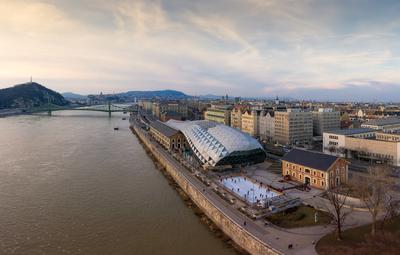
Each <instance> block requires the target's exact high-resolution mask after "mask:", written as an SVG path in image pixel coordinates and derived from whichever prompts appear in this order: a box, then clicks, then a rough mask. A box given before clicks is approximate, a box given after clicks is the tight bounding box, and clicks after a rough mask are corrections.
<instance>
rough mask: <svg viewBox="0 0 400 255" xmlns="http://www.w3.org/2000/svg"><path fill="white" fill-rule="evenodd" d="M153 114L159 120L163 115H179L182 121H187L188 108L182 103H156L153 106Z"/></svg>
mask: <svg viewBox="0 0 400 255" xmlns="http://www.w3.org/2000/svg"><path fill="white" fill-rule="evenodd" d="M152 113H153V115H154V116H155V117H157V118H158V119H161V115H162V114H163V113H168V114H170V115H175V116H177V115H179V116H181V118H180V119H182V120H186V119H187V118H188V106H187V105H186V104H184V103H181V102H175V101H173V102H170V101H167V102H154V103H153V106H152Z"/></svg>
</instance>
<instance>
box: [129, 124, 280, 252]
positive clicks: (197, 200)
mask: <svg viewBox="0 0 400 255" xmlns="http://www.w3.org/2000/svg"><path fill="white" fill-rule="evenodd" d="M131 129H132V130H133V131H134V133H135V134H136V136H137V137H138V139H139V140H141V141H142V142H143V145H144V146H145V147H147V149H148V150H149V151H151V153H152V154H153V156H154V157H155V158H156V159H157V161H158V162H159V163H160V164H161V165H162V167H164V168H165V170H166V171H167V172H168V174H169V175H171V177H172V178H173V179H174V181H175V182H176V183H177V184H178V185H179V187H180V188H181V189H182V190H183V191H184V192H185V193H186V195H187V196H188V197H190V199H191V200H192V201H193V203H194V204H196V206H198V207H199V208H200V209H201V211H202V212H204V214H205V215H207V217H208V218H209V219H211V220H212V221H213V222H214V223H215V224H216V226H218V228H220V229H221V230H222V231H223V232H224V233H225V234H226V235H227V236H229V237H230V238H231V239H232V240H233V241H234V242H235V243H236V244H237V245H239V246H240V247H242V248H243V249H244V250H246V251H247V252H249V253H250V254H255V255H258V254H259V255H261V254H283V252H281V251H278V250H277V249H275V248H272V247H271V246H270V245H268V244H267V243H265V242H264V241H262V240H261V239H262V236H260V237H257V236H256V235H257V234H258V232H256V231H251V232H250V229H251V228H252V225H251V222H250V223H249V224H248V225H249V226H246V225H245V226H243V224H242V223H243V222H244V221H246V218H245V217H244V216H242V215H239V214H237V212H233V211H232V210H234V209H233V208H231V207H230V206H229V205H227V204H226V202H225V201H223V200H221V199H220V198H219V197H217V196H216V195H215V194H213V193H212V191H211V190H209V189H208V187H207V186H206V185H204V184H203V183H201V182H200V181H199V180H197V179H196V178H194V177H193V176H191V175H190V173H189V172H188V171H187V170H186V169H184V167H183V166H182V165H180V163H178V162H177V161H176V160H175V159H173V158H172V156H171V155H169V154H168V153H167V152H166V151H164V150H163V149H161V147H159V146H158V145H157V144H155V143H153V142H152V141H150V138H149V137H148V136H147V134H145V132H144V131H143V130H141V128H140V127H138V126H137V125H135V124H133V125H131Z"/></svg>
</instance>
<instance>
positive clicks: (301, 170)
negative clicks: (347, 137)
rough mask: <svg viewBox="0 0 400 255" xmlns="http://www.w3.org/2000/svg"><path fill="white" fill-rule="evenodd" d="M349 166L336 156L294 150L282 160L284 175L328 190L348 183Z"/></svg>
mask: <svg viewBox="0 0 400 255" xmlns="http://www.w3.org/2000/svg"><path fill="white" fill-rule="evenodd" d="M348 164H349V163H348V161H346V160H344V159H342V158H339V157H336V156H332V155H327V154H323V153H319V152H312V151H306V150H300V149H293V150H291V151H290V152H288V153H287V154H286V155H285V156H284V157H283V158H282V175H283V176H290V179H291V180H294V181H297V182H301V183H308V184H309V185H310V186H311V187H314V188H318V189H325V190H327V189H330V188H334V187H337V186H339V185H341V184H342V183H346V182H347V181H348Z"/></svg>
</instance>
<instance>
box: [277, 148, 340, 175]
mask: <svg viewBox="0 0 400 255" xmlns="http://www.w3.org/2000/svg"><path fill="white" fill-rule="evenodd" d="M337 159H338V157H336V156H332V155H328V154H323V153H320V152H313V151H306V150H300V149H293V150H291V151H290V152H288V153H286V155H285V156H284V157H283V158H282V160H285V161H288V162H291V163H295V164H298V165H302V166H307V167H310V168H314V169H318V170H322V171H327V170H328V169H329V168H330V167H331V166H332V164H333V163H334V162H335V161H336V160H337Z"/></svg>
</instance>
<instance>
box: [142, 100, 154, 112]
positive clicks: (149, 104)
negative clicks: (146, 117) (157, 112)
mask: <svg viewBox="0 0 400 255" xmlns="http://www.w3.org/2000/svg"><path fill="white" fill-rule="evenodd" d="M139 107H140V108H142V109H143V110H144V111H145V112H148V113H151V112H152V111H153V101H151V100H145V99H141V100H139Z"/></svg>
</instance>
